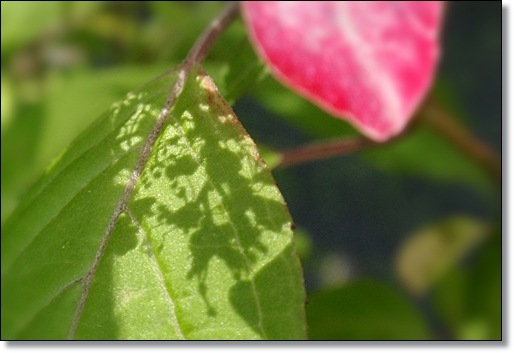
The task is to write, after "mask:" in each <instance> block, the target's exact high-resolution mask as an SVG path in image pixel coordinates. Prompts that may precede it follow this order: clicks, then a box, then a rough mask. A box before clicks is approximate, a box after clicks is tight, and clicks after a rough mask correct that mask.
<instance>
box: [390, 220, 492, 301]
mask: <svg viewBox="0 0 514 353" xmlns="http://www.w3.org/2000/svg"><path fill="white" fill-rule="evenodd" d="M490 229H491V227H490V226H489V225H487V224H486V223H484V222H483V221H480V220H477V219H474V218H471V217H468V216H454V217H450V218H448V219H445V220H443V221H441V222H438V223H436V224H432V225H430V226H428V227H424V228H422V229H420V230H418V231H416V232H415V233H414V234H412V235H411V236H410V237H408V238H407V240H406V241H405V243H404V244H402V246H401V248H400V250H399V252H398V255H397V258H396V273H397V275H398V276H399V278H400V280H401V282H402V283H403V285H404V286H405V287H406V288H407V289H408V290H409V291H411V292H412V293H413V294H418V295H419V294H423V293H425V292H426V291H427V290H428V289H429V288H430V287H431V286H432V285H433V284H434V283H436V282H437V281H438V280H439V279H440V278H441V277H443V276H444V275H445V274H446V273H447V272H448V271H449V270H451V269H452V268H453V267H455V266H456V265H458V263H459V261H461V260H462V258H463V257H464V256H465V255H467V254H468V253H469V252H470V251H471V250H473V249H474V248H476V247H477V246H478V245H479V244H480V243H481V242H483V241H484V240H485V238H486V237H487V236H488V235H490V234H489V233H490Z"/></svg>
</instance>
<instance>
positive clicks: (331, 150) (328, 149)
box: [276, 137, 380, 168]
mask: <svg viewBox="0 0 514 353" xmlns="http://www.w3.org/2000/svg"><path fill="white" fill-rule="evenodd" d="M377 145H380V143H378V142H374V141H372V140H369V139H367V138H364V137H353V138H345V139H341V140H336V141H329V142H316V143H312V144H308V145H305V146H301V147H298V148H293V149H290V150H284V151H282V152H280V153H281V160H280V163H279V164H278V165H277V166H276V168H285V167H290V166H293V165H296V164H301V163H307V162H312V161H316V160H320V159H326V158H330V157H334V156H342V155H346V154H350V153H353V152H356V151H359V150H362V149H364V148H367V147H372V146H377Z"/></svg>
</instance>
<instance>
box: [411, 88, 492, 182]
mask: <svg viewBox="0 0 514 353" xmlns="http://www.w3.org/2000/svg"><path fill="white" fill-rule="evenodd" d="M418 119H419V121H420V122H424V123H426V124H427V125H429V126H430V127H431V128H433V129H434V130H436V131H437V132H438V133H440V134H441V135H442V136H444V137H445V138H447V139H448V140H449V141H450V142H451V143H452V144H453V145H454V146H455V147H457V148H458V149H460V150H461V151H462V152H464V153H465V154H467V155H468V156H469V157H471V158H473V160H475V161H477V162H478V163H479V164H480V165H482V167H483V168H484V169H485V170H487V171H488V172H489V174H490V175H491V176H492V177H493V178H494V180H495V181H497V182H499V183H501V174H502V165H501V157H500V156H499V155H498V154H497V153H496V152H494V151H493V150H492V149H491V148H490V147H489V146H487V145H486V144H484V143H483V142H482V141H479V140H478V139H477V138H476V137H475V136H473V135H472V134H471V133H470V132H469V131H468V130H466V129H465V128H464V127H463V126H462V125H460V124H458V123H457V122H456V121H455V119H454V118H453V117H452V116H451V115H450V114H449V113H448V112H447V111H446V110H445V109H443V108H442V107H441V106H440V105H439V104H438V103H437V102H436V101H435V100H434V99H433V98H429V99H427V101H426V102H425V104H424V105H423V107H422V108H421V109H420V111H419V118H418Z"/></svg>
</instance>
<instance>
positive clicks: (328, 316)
mask: <svg viewBox="0 0 514 353" xmlns="http://www.w3.org/2000/svg"><path fill="white" fill-rule="evenodd" d="M306 308H307V322H308V325H309V338H310V339H312V340H427V339H430V332H429V330H428V327H427V324H426V323H425V321H424V320H423V318H422V316H421V314H420V313H419V312H418V311H417V310H416V309H415V308H414V307H413V305H412V304H411V303H409V302H408V300H407V299H406V298H404V297H402V296H401V295H400V294H398V293H397V292H396V291H395V290H393V289H392V288H389V287H388V286H385V285H384V284H380V283H378V282H372V281H360V282H354V283H351V284H348V285H346V286H344V287H340V288H335V289H329V290H322V291H319V292H317V293H315V294H313V295H312V296H310V297H309V304H308V305H307V307H306Z"/></svg>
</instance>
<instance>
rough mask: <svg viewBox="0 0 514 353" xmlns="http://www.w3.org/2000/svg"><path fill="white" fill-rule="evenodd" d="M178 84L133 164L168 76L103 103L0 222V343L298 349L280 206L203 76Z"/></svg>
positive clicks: (299, 333) (293, 273)
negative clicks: (187, 343) (153, 342)
mask: <svg viewBox="0 0 514 353" xmlns="http://www.w3.org/2000/svg"><path fill="white" fill-rule="evenodd" d="M189 77H190V78H189V79H188V81H187V83H186V85H185V87H184V89H183V91H182V93H181V95H180V96H179V98H178V100H177V101H176V103H175V104H174V106H173V107H172V110H171V114H170V116H169V117H168V118H167V119H166V121H165V123H164V125H163V126H162V129H161V130H160V133H159V135H158V137H157V140H156V143H155V145H154V146H153V148H152V149H151V152H150V154H149V157H148V159H147V160H146V161H145V159H144V158H143V160H142V161H141V160H140V156H141V155H142V153H144V152H143V150H144V147H143V146H144V145H145V141H147V139H148V136H149V135H151V134H152V133H151V131H153V129H154V126H155V125H156V121H157V117H158V115H159V114H160V112H161V110H162V109H163V107H164V106H165V102H166V100H167V97H168V95H169V93H170V87H171V86H172V85H173V84H174V83H175V81H176V79H177V71H171V72H169V73H167V74H165V75H163V76H161V77H160V78H159V79H156V80H154V81H152V82H151V83H149V84H148V85H146V86H145V87H143V88H142V89H140V90H136V91H134V92H132V93H129V94H128V95H127V96H126V98H125V99H124V100H122V101H120V102H118V103H115V104H114V105H113V106H112V107H111V109H110V111H109V112H108V113H107V114H105V115H104V116H103V117H102V118H100V119H99V120H97V121H96V122H95V123H94V124H93V125H92V126H91V127H90V128H89V129H88V130H86V131H85V132H84V133H83V134H82V135H80V136H79V137H78V138H77V139H76V140H75V141H74V142H73V143H72V144H71V145H70V146H69V147H68V148H67V149H66V150H65V151H64V153H63V154H62V155H61V156H60V157H59V158H58V159H57V160H56V161H55V162H54V163H53V164H52V165H51V166H50V167H49V168H48V169H47V171H46V173H45V175H44V176H43V177H42V178H41V179H40V180H39V182H38V183H37V184H36V185H35V186H34V187H33V188H32V190H31V191H30V192H29V193H28V194H27V196H26V198H25V199H24V200H23V201H22V202H21V204H20V206H19V207H18V209H17V210H16V211H15V212H14V213H13V215H12V216H11V218H10V219H9V220H8V221H7V222H6V224H5V227H4V228H3V229H2V339H65V338H67V337H68V338H75V339H181V338H186V339H302V338H305V335H306V333H305V317H304V315H305V314H304V308H303V305H304V299H305V292H304V288H303V279H302V272H301V267H300V263H299V260H298V258H297V256H296V255H295V254H294V244H293V235H292V232H291V230H290V226H291V218H290V215H289V213H288V211H287V207H286V206H285V203H284V201H283V199H282V196H281V195H280V192H279V191H278V189H277V187H276V186H275V182H274V180H273V178H272V176H271V173H270V171H269V169H268V168H267V167H266V165H265V164H264V163H263V161H262V159H261V158H260V157H259V154H258V152H257V149H256V147H255V144H254V143H253V141H252V140H251V139H250V137H249V136H248V135H247V134H246V132H245V131H244V129H243V128H242V126H241V125H240V123H239V122H238V120H237V118H236V117H235V115H234V113H233V112H232V110H231V109H230V107H229V106H228V105H227V103H226V102H225V101H224V99H223V98H222V97H221V96H220V95H219V93H218V91H217V90H216V88H215V86H214V84H213V83H212V81H211V80H210V78H209V77H208V76H207V75H206V74H205V73H204V72H203V71H202V70H200V71H198V70H196V69H195V71H194V72H192V73H191V75H190V76H189ZM143 162H144V163H143ZM138 170H141V175H140V176H139V177H137V173H135V171H138ZM131 180H132V181H131ZM131 186H134V189H133V192H130V191H131Z"/></svg>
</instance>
